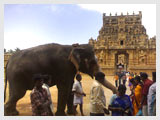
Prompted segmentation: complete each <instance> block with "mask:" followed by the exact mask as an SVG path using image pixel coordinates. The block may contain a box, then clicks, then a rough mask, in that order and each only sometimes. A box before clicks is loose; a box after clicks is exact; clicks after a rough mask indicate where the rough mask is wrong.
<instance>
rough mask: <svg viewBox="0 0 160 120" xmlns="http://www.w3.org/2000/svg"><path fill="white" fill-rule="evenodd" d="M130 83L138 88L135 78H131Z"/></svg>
mask: <svg viewBox="0 0 160 120" xmlns="http://www.w3.org/2000/svg"><path fill="white" fill-rule="evenodd" d="M129 81H130V82H131V83H132V84H133V85H134V86H136V82H135V78H131V79H130V80H129Z"/></svg>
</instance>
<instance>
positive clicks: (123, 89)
mask: <svg viewBox="0 0 160 120" xmlns="http://www.w3.org/2000/svg"><path fill="white" fill-rule="evenodd" d="M118 91H119V92H121V93H122V92H123V93H125V92H126V86H125V85H122V84H121V85H119V87H118Z"/></svg>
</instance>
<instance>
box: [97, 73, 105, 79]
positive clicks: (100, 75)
mask: <svg viewBox="0 0 160 120" xmlns="http://www.w3.org/2000/svg"><path fill="white" fill-rule="evenodd" d="M104 77H105V74H104V73H103V72H98V73H96V75H95V79H96V80H99V79H103V78H104Z"/></svg>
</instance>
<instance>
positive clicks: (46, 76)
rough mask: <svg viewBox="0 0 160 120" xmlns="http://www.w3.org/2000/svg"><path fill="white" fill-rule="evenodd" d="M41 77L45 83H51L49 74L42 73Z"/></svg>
mask: <svg viewBox="0 0 160 120" xmlns="http://www.w3.org/2000/svg"><path fill="white" fill-rule="evenodd" d="M43 79H44V83H46V84H47V85H49V86H50V85H51V81H52V79H51V77H50V76H49V75H43Z"/></svg>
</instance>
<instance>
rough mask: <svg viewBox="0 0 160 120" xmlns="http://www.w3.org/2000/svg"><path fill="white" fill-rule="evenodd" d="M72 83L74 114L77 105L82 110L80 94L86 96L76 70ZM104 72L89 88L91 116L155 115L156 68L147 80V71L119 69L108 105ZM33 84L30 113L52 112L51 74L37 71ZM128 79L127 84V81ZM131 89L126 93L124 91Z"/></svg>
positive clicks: (38, 114) (44, 113) (80, 77)
mask: <svg viewBox="0 0 160 120" xmlns="http://www.w3.org/2000/svg"><path fill="white" fill-rule="evenodd" d="M75 78H76V80H75V82H74V84H73V87H72V94H73V95H74V99H73V111H74V113H73V114H74V115H77V113H78V112H77V110H76V109H77V106H79V108H80V113H81V115H82V116H84V113H83V97H85V96H86V94H85V92H84V91H83V87H82V84H81V80H82V76H81V75H80V74H79V73H78V74H77V75H76V77H75ZM104 78H105V74H104V73H103V72H98V73H97V74H96V75H95V80H94V81H93V84H92V86H91V90H90V108H89V110H90V116H105V115H112V116H155V115H156V72H153V73H152V80H149V78H148V75H147V73H140V74H139V75H137V74H136V73H135V74H133V73H129V72H119V73H116V74H115V76H114V80H115V86H116V87H117V93H116V94H113V95H112V96H111V98H110V102H109V105H108V106H107V105H106V97H105V94H104V93H105V92H104V90H103V87H102V85H101V81H102V80H104ZM33 80H34V82H35V87H34V88H33V90H32V92H31V94H30V99H31V106H32V115H35V116H53V115H54V111H53V103H52V99H51V94H50V91H49V86H50V84H51V77H50V76H49V75H41V74H36V75H34V76H33ZM127 83H128V84H127ZM127 88H129V89H130V91H131V92H130V93H131V94H129V95H127V94H126V90H127Z"/></svg>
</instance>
